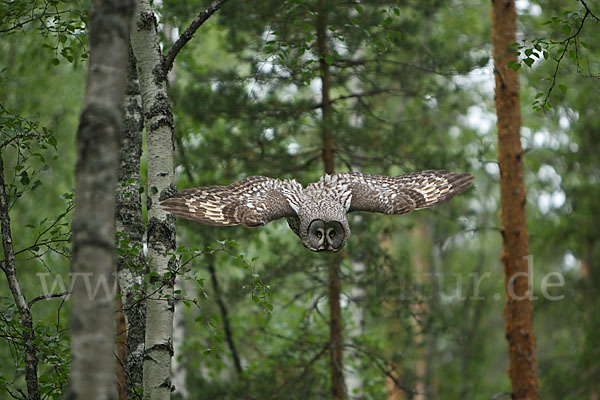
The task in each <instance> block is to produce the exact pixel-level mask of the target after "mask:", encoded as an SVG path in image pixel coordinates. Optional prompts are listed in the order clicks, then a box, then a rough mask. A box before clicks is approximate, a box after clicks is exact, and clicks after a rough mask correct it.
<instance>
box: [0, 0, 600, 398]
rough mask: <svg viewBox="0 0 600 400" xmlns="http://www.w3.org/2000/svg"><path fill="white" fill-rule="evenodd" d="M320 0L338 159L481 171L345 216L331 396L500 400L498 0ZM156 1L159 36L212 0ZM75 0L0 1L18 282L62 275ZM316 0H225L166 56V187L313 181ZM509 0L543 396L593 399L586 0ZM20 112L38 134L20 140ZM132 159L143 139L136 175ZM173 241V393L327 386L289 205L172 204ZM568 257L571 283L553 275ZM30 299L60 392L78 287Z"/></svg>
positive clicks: (1, 355) (6, 298)
mask: <svg viewBox="0 0 600 400" xmlns="http://www.w3.org/2000/svg"><path fill="white" fill-rule="evenodd" d="M326 3H327V41H328V48H329V50H330V51H329V53H328V56H326V57H325V58H324V61H325V62H326V63H327V66H328V69H329V77H330V90H329V91H330V103H331V121H330V127H331V131H332V133H333V140H334V142H333V143H334V154H335V169H336V170H337V171H348V170H357V171H363V172H367V173H376V174H383V175H395V174H400V173H406V172H412V171H416V170H421V169H448V170H452V171H456V172H462V171H467V172H470V173H472V174H474V175H475V176H476V180H475V183H474V188H473V189H471V190H469V191H468V192H467V193H465V194H463V195H461V196H459V197H457V198H455V199H454V200H453V201H452V202H450V203H448V204H447V205H444V206H443V207H439V208H437V209H430V210H424V211H419V212H417V213H413V214H409V215H406V216H401V217H389V216H383V215H366V214H356V215H352V216H351V217H350V224H351V227H352V230H353V235H352V236H351V238H350V240H349V243H348V245H347V246H346V247H345V248H344V253H345V257H344V258H343V260H342V262H341V265H340V267H341V278H342V295H341V297H340V304H341V309H342V321H343V338H344V342H343V353H344V365H343V367H344V370H343V373H344V380H345V391H346V396H347V398H356V399H384V398H385V399H409V398H412V399H424V398H427V399H435V398H439V399H457V398H460V399H482V398H495V399H501V398H510V390H511V389H510V381H509V379H508V376H507V375H506V368H507V366H508V355H507V352H506V341H505V339H504V320H503V316H502V310H503V306H504V305H503V301H502V299H503V293H504V287H503V279H504V278H503V271H502V263H501V258H500V252H501V247H502V246H501V243H502V242H501V240H502V237H501V234H500V231H499V227H500V219H499V216H498V214H497V212H498V207H499V169H498V164H497V156H496V154H497V148H496V131H495V113H494V108H493V107H494V106H493V100H494V98H493V82H494V73H493V67H492V65H493V64H492V61H491V52H492V47H491V39H490V18H489V15H490V6H489V4H488V3H487V2H480V1H471V0H467V1H461V2H437V1H424V2H416V1H410V2H397V1H383V0H377V1H373V2H354V1H353V2H342V3H330V2H326ZM154 5H155V7H157V13H158V20H159V30H160V31H161V34H162V35H163V36H162V37H161V40H162V46H163V50H164V52H165V53H166V51H167V50H168V49H169V48H170V47H171V45H172V42H174V41H175V40H176V39H177V38H178V37H179V35H180V34H181V33H182V32H183V31H184V29H186V28H187V26H188V25H189V24H190V22H191V21H192V20H193V19H194V18H195V17H196V16H197V15H198V13H199V12H200V11H201V10H204V9H206V7H208V6H209V5H210V2H208V1H201V0H198V1H187V2H179V1H172V0H164V1H162V2H160V3H158V2H157V3H155V4H154ZM585 7H589V8H588V9H587V10H589V12H590V13H589V14H588V13H587V11H586V8H585ZM88 12H89V5H88V3H85V2H78V1H49V0H48V1H40V2H25V1H3V2H0V13H1V16H2V18H1V20H0V37H2V41H1V42H0V65H2V67H1V72H0V86H1V90H0V104H1V105H2V110H1V113H2V114H1V115H0V118H1V119H0V126H1V128H0V129H1V130H2V139H1V141H2V142H3V143H5V142H6V141H7V140H12V141H11V142H10V144H9V145H6V146H3V147H2V149H1V151H2V158H3V161H4V174H5V183H6V189H7V197H8V205H9V212H10V218H11V222H12V224H11V229H12V238H13V242H14V247H15V251H16V253H17V254H16V269H17V274H18V277H19V281H20V284H21V286H22V289H23V292H24V295H25V298H26V299H27V300H31V299H33V298H36V296H39V295H43V294H46V293H61V292H64V291H65V290H67V289H68V288H69V278H68V272H69V267H68V266H69V256H70V253H69V251H70V246H69V243H68V242H66V241H65V240H68V238H69V235H70V232H69V230H68V223H69V222H70V219H71V214H70V212H69V211H70V207H71V206H70V201H71V197H72V194H71V190H72V187H73V185H74V183H73V182H74V171H73V165H74V163H75V146H74V143H75V142H74V139H75V132H76V126H77V120H78V114H77V113H78V111H79V110H80V108H81V104H82V99H83V91H84V82H85V72H84V71H85V68H84V67H85V63H86V57H87V37H86V28H87V13H88ZM317 12H318V1H316V0H314V1H313V0H295V1H292V0H289V1H270V0H260V1H255V2H242V1H238V0H230V1H229V2H227V3H225V4H224V5H223V6H222V9H221V10H220V11H219V12H218V13H217V14H215V16H213V17H212V18H211V19H210V20H208V21H207V22H206V23H205V24H204V25H203V26H202V29H201V30H199V31H198V32H197V33H196V35H195V37H194V38H193V39H192V40H191V41H190V42H189V43H187V44H186V46H185V47H184V48H183V49H182V51H181V52H180V53H179V54H178V56H177V58H176V61H175V65H174V69H173V71H172V73H171V74H170V75H169V83H170V87H169V96H170V99H171V102H172V106H173V122H174V126H175V130H174V132H175V133H174V138H175V142H176V148H175V172H176V179H177V187H178V188H180V189H181V188H186V187H194V186H203V185H213V184H221V185H227V184H229V183H231V182H233V181H235V180H238V179H241V178H243V177H246V176H250V175H267V176H273V177H278V178H282V179H283V178H296V179H298V180H299V181H300V182H301V183H303V184H307V183H310V182H312V181H314V180H317V179H318V178H319V177H320V176H321V175H322V173H323V167H322V164H321V162H320V161H321V149H322V147H323V145H322V138H321V131H320V127H321V118H322V107H323V99H322V97H321V89H322V87H321V80H320V78H319V54H318V52H317V48H316V39H317V30H316V26H315V21H316V13H317ZM517 13H518V18H517V44H516V45H515V52H519V53H520V60H521V62H520V64H519V65H512V67H514V68H520V71H519V72H520V80H521V103H522V125H523V126H522V128H521V136H522V138H521V141H522V145H523V148H524V154H525V156H524V157H525V158H524V167H525V185H526V188H527V204H526V211H527V218H528V228H529V233H530V253H531V255H532V259H531V260H530V262H532V263H533V277H532V279H533V293H532V294H533V296H534V297H537V298H536V299H535V300H534V301H533V309H534V324H535V331H536V338H537V359H538V377H539V381H540V397H541V398H543V399H594V398H596V397H594V396H597V395H598V391H599V390H600V389H599V387H598V382H599V379H598V377H599V374H600V370H599V369H598V363H597V362H596V360H597V358H598V356H599V355H598V351H599V350H598V349H600V335H598V328H599V327H600V319H599V317H598V315H597V314H598V313H597V312H596V310H597V309H598V307H599V306H600V295H598V290H597V288H598V287H599V284H600V283H599V280H600V275H599V273H598V266H597V260H598V257H599V256H600V254H599V252H600V250H599V249H600V246H599V245H598V238H599V237H600V232H598V228H597V227H598V223H597V219H598V215H600V211H599V210H597V208H598V206H597V198H598V195H600V193H598V190H599V189H598V180H599V179H600V171H599V170H598V163H597V161H596V158H597V157H596V154H597V151H596V150H597V148H598V145H599V144H598V140H597V139H596V138H595V132H596V131H597V129H596V128H597V126H598V125H600V118H599V117H598V113H597V112H596V108H597V104H600V98H598V97H599V96H600V92H599V91H598V90H597V84H598V81H597V77H598V73H599V72H600V68H598V63H597V61H598V54H600V53H599V52H598V46H600V42H599V41H598V39H597V37H598V35H597V29H598V28H597V23H596V21H597V19H595V16H598V15H599V14H600V8H598V9H595V8H594V4H593V3H591V2H590V3H589V4H587V3H584V2H567V1H564V0H556V1H554V0H553V1H538V2H534V1H523V2H521V1H519V2H517ZM584 18H585V20H584ZM582 20H584V22H585V23H584V24H583V28H582V29H579V27H580V26H581V21H582ZM548 21H550V23H547V22H548ZM576 33H577V35H576V36H573V35H575V34H576ZM571 36H573V38H572V39H571V40H570V41H568V43H569V47H568V49H567V50H566V52H565V55H564V56H563V57H562V58H561V54H562V52H563V50H564V45H565V43H567V39H568V38H569V37H571ZM536 45H537V46H538V47H539V49H538V48H536ZM572 50H576V51H575V52H574V53H571V51H572ZM544 51H545V52H547V56H546V57H544ZM529 59H531V60H532V61H531V62H530V61H525V60H529ZM556 60H560V65H559V66H558V68H557V61H556ZM550 87H553V90H552V92H551V94H550V96H549V98H548V101H549V102H550V103H551V106H550V107H547V106H546V105H545V104H544V103H543V102H544V99H545V95H546V94H547V93H548V92H549V90H550ZM540 93H541V95H540ZM537 109H539V111H538V110H537ZM27 132H38V133H39V134H40V136H35V138H36V139H35V140H33V141H30V142H28V143H25V144H24V143H23V142H22V140H21V139H19V138H20V136H19V135H22V134H23V133H27ZM14 137H17V138H18V139H14V140H13V139H12V138H14ZM42 139H43V140H42ZM23 146H26V147H23ZM144 146H145V144H144ZM146 168H147V164H146V161H145V160H144V158H142V164H141V182H140V184H139V186H140V187H145V186H146V179H147V178H146V176H147V175H146V174H147V173H146V171H147V170H146ZM145 195H146V193H145V192H144V193H142V196H143V197H145ZM47 228H49V229H48V230H47V231H46V229H47ZM177 240H178V246H179V247H180V249H179V253H178V257H180V258H181V261H182V262H181V264H183V265H185V267H184V268H183V269H182V272H185V275H184V278H183V279H182V285H181V289H180V290H181V292H178V290H176V291H175V292H176V293H175V295H176V297H177V299H178V300H177V302H176V307H181V309H182V310H183V311H184V312H183V314H184V323H183V324H182V325H177V326H176V328H175V329H176V330H177V329H184V330H185V332H184V334H183V336H182V337H183V341H182V342H177V346H178V348H177V349H176V351H175V353H176V354H177V356H178V362H179V364H180V365H181V366H183V371H186V372H187V373H186V380H185V382H186V388H185V390H183V388H180V387H176V388H175V392H174V393H173V397H177V396H179V397H184V396H187V397H189V398H222V399H229V398H249V399H250V398H252V399H269V398H273V399H275V398H277V399H279V398H285V399H296V398H302V399H316V398H330V397H331V387H330V385H331V383H330V371H329V369H330V365H329V352H328V340H329V315H328V309H327V282H328V266H329V265H330V264H331V263H332V262H333V259H334V257H332V256H331V255H327V254H316V253H311V252H309V251H307V250H306V249H304V248H303V247H302V246H300V245H299V243H298V240H297V238H296V236H295V235H294V234H293V233H292V232H290V230H289V228H288V227H287V224H286V222H285V221H277V222H274V223H271V224H269V225H267V226H265V227H263V228H260V229H257V230H253V229H248V228H243V227H233V228H214V227H208V226H203V225H199V224H195V223H192V222H189V221H179V222H178V239H177ZM45 243H47V244H45ZM194 249H198V250H200V251H203V252H204V254H202V255H199V256H196V255H197V253H194V252H193V250H194ZM188 251H190V252H189V253H188ZM192 254H195V255H192ZM5 257H6V255H4V256H3V257H2V258H3V259H4V258H5ZM191 257H193V259H191V260H190V261H189V262H187V263H186V261H187V260H188V259H190V258H191ZM3 262H4V261H3ZM549 274H553V275H549ZM560 277H562V278H563V279H564V284H563V285H562V286H561V285H557V286H555V287H551V286H550V285H551V284H553V283H560ZM60 283H62V284H63V286H61V285H60ZM53 284H55V285H54V286H52V285H53ZM43 285H46V287H44V286H43ZM0 302H1V303H0V312H1V315H0V329H1V332H2V334H1V339H2V341H0V343H1V344H0V360H1V361H2V363H1V366H0V385H1V386H0V390H2V393H6V394H5V395H4V396H2V397H3V398H4V397H6V398H8V397H9V396H10V394H9V393H12V395H13V396H14V397H17V398H25V397H26V396H25V395H24V394H23V393H25V388H26V385H25V370H24V366H25V364H24V359H23V336H22V333H23V326H22V324H21V322H20V319H19V317H18V314H17V310H16V309H15V305H14V300H13V298H12V295H11V292H10V291H9V290H8V286H7V285H2V286H0ZM31 309H32V315H33V323H34V327H35V328H34V329H35V336H36V342H35V344H36V346H37V349H38V357H39V367H38V368H39V372H38V376H39V385H40V392H41V394H42V396H46V397H51V398H59V397H60V395H61V394H62V392H63V390H64V385H65V383H66V378H67V376H66V374H67V371H68V363H69V360H70V354H69V348H68V343H69V337H70V331H69V309H70V298H69V297H66V298H65V297H58V298H52V299H49V300H40V301H37V302H36V303H35V306H33V307H32V308H31ZM179 346H181V347H179Z"/></svg>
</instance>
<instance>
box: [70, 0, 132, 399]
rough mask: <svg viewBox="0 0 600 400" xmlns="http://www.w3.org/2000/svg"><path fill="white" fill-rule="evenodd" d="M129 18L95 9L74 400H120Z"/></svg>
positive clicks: (118, 8)
mask: <svg viewBox="0 0 600 400" xmlns="http://www.w3.org/2000/svg"><path fill="white" fill-rule="evenodd" d="M131 11H132V3H131V2H129V1H118V2H117V1H103V0H96V1H93V2H92V13H91V16H90V31H89V40H90V58H89V64H88V76H87V84H86V94H85V100H84V106H83V110H82V112H81V116H80V121H79V128H78V131H77V165H76V170H75V213H74V217H73V222H72V231H73V239H72V241H73V253H72V265H71V271H72V274H73V275H72V279H73V284H72V293H71V296H72V297H71V303H72V311H71V354H72V362H71V376H70V390H71V393H70V396H69V398H72V399H86V400H88V399H89V400H94V399H110V398H114V397H115V396H116V386H115V356H114V350H115V344H114V337H115V330H114V326H115V313H114V290H113V289H114V273H115V209H116V207H115V201H116V200H115V198H116V183H117V169H118V165H119V137H120V132H121V129H122V123H123V100H124V97H125V86H126V78H127V56H128V53H129V50H128V49H129V44H128V39H129V25H130V19H131ZM90 289H92V290H90ZM93 289H99V290H97V291H95V292H94V290H93Z"/></svg>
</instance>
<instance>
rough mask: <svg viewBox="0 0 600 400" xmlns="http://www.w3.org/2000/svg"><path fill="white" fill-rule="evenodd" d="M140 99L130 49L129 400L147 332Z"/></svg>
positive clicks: (122, 169) (126, 143)
mask: <svg viewBox="0 0 600 400" xmlns="http://www.w3.org/2000/svg"><path fill="white" fill-rule="evenodd" d="M143 129H144V118H143V115H142V97H141V95H140V84H139V80H138V78H137V67H136V62H135V57H134V56H133V52H132V51H131V50H130V53H129V63H128V66H127V95H126V97H125V121H124V129H123V137H122V140H123V144H122V148H121V162H120V166H119V181H118V187H117V232H118V237H117V240H118V242H119V246H120V250H121V252H120V257H119V260H118V264H117V270H118V277H119V286H120V288H121V295H122V298H121V301H122V303H123V310H124V313H125V323H126V327H127V329H126V331H127V334H126V337H125V340H126V348H127V356H126V363H125V367H124V370H125V375H126V380H127V384H126V391H127V393H128V398H130V399H132V398H135V397H136V396H134V393H135V392H136V390H139V389H141V388H142V376H143V368H142V365H143V359H144V335H145V330H146V307H145V303H144V302H143V301H139V299H136V296H138V295H140V294H141V293H139V289H138V290H136V289H135V287H136V286H137V287H138V288H141V287H142V284H143V281H144V275H145V273H146V268H145V259H144V253H143V247H144V229H145V227H144V221H143V219H142V199H141V195H140V191H139V188H140V159H141V156H142V131H143Z"/></svg>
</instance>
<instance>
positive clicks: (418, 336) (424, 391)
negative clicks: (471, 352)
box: [411, 216, 431, 400]
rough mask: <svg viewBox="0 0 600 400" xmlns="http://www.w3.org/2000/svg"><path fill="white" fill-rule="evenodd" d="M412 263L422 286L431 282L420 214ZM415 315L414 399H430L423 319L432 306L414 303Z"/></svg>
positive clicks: (427, 239) (428, 249) (427, 244)
mask: <svg viewBox="0 0 600 400" xmlns="http://www.w3.org/2000/svg"><path fill="white" fill-rule="evenodd" d="M412 263H413V267H414V273H415V274H416V278H415V282H416V283H417V284H419V285H420V286H421V287H425V286H426V285H427V284H429V283H431V282H429V281H430V279H429V278H430V276H431V238H430V234H429V232H428V231H427V225H426V221H425V218H424V217H422V216H419V217H418V218H417V221H416V223H415V227H414V228H413V232H412ZM411 308H412V309H413V315H415V316H416V317H417V318H416V320H415V322H414V326H415V331H416V333H415V337H414V338H413V343H414V346H415V348H416V350H417V359H416V364H415V385H414V395H413V397H412V398H413V400H425V399H430V398H431V397H430V395H429V393H430V390H429V387H428V385H427V383H428V380H429V379H428V377H427V371H428V369H429V368H430V367H429V365H428V357H427V349H428V341H429V340H430V337H429V333H427V332H426V333H423V332H422V330H423V326H424V325H425V324H424V323H423V322H422V321H423V320H424V318H426V317H427V314H429V312H430V309H429V308H430V307H429V304H428V303H427V302H422V303H421V302H418V303H414V304H412V307H411Z"/></svg>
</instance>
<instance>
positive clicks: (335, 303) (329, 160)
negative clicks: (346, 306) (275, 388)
mask: <svg viewBox="0 0 600 400" xmlns="http://www.w3.org/2000/svg"><path fill="white" fill-rule="evenodd" d="M316 25H317V26H316V28H317V49H318V52H319V73H320V77H321V98H322V107H321V111H322V123H321V137H322V140H323V149H322V157H323V166H324V168H325V173H326V174H333V172H334V159H333V157H334V149H333V132H332V129H331V123H332V109H331V102H330V99H329V64H328V63H327V61H326V60H327V55H328V48H327V11H326V9H325V2H324V0H319V11H318V15H317V21H316ZM341 294H342V282H341V277H340V264H339V261H335V262H333V263H332V264H331V265H330V266H329V288H328V297H329V346H330V357H331V359H330V364H331V391H332V393H331V394H332V399H334V400H338V399H343V398H344V396H345V385H344V372H343V371H344V369H343V359H342V346H343V337H342V308H341V305H340V296H341Z"/></svg>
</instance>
